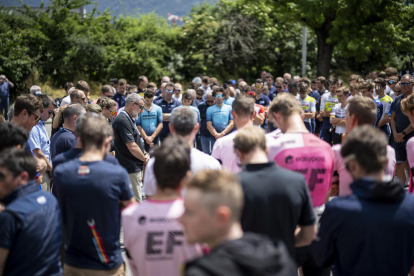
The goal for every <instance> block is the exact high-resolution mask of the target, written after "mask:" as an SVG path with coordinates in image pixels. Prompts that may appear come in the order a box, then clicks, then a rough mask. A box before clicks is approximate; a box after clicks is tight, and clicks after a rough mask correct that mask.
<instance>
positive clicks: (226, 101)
mask: <svg viewBox="0 0 414 276" xmlns="http://www.w3.org/2000/svg"><path fill="white" fill-rule="evenodd" d="M234 100H235V98H233V97H229V98H228V99H223V103H224V104H228V105H232V104H233V102H234Z"/></svg>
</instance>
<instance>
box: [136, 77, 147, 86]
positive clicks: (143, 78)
mask: <svg viewBox="0 0 414 276" xmlns="http://www.w3.org/2000/svg"><path fill="white" fill-rule="evenodd" d="M145 79H147V80H148V78H147V77H146V76H139V78H138V85H139V84H140V83H141V82H143V81H144V80H145Z"/></svg>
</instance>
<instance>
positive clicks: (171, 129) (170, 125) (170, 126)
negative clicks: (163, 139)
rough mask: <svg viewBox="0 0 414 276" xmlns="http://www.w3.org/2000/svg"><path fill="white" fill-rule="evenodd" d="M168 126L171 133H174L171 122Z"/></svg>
mask: <svg viewBox="0 0 414 276" xmlns="http://www.w3.org/2000/svg"><path fill="white" fill-rule="evenodd" d="M168 127H169V128H170V132H171V133H175V130H174V127H173V126H172V124H171V123H169V124H168Z"/></svg>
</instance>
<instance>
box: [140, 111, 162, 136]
mask: <svg viewBox="0 0 414 276" xmlns="http://www.w3.org/2000/svg"><path fill="white" fill-rule="evenodd" d="M162 122H163V121H162V109H161V107H159V106H158V105H156V104H153V105H152V107H151V109H150V110H149V111H148V110H146V109H145V107H144V109H143V110H142V112H141V114H139V117H138V119H137V120H136V122H135V124H136V125H137V126H140V127H142V129H143V130H144V131H145V133H146V134H147V135H152V134H153V133H154V132H155V130H156V129H157V126H158V124H159V123H162Z"/></svg>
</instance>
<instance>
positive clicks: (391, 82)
mask: <svg viewBox="0 0 414 276" xmlns="http://www.w3.org/2000/svg"><path fill="white" fill-rule="evenodd" d="M394 83H396V81H393V80H390V81H388V84H394Z"/></svg>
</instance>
